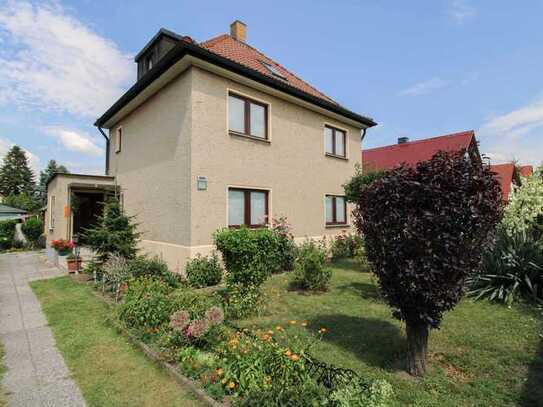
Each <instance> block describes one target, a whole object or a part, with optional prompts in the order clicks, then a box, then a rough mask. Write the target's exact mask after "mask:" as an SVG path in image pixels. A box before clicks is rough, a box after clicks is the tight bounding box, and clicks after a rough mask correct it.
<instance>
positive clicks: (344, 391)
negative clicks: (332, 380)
mask: <svg viewBox="0 0 543 407" xmlns="http://www.w3.org/2000/svg"><path fill="white" fill-rule="evenodd" d="M393 395H394V391H393V390H392V386H391V385H390V383H389V382H387V381H386V380H375V381H373V382H364V381H355V382H352V383H351V384H349V385H346V386H341V387H339V388H338V389H336V390H334V391H333V392H332V393H331V394H330V401H332V402H333V405H334V406H337V407H387V406H389V405H390V404H391V399H392V396H393Z"/></svg>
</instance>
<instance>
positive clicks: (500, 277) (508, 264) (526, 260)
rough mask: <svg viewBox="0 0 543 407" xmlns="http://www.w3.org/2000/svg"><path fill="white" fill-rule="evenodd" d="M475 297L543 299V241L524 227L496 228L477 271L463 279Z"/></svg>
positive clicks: (503, 301)
mask: <svg viewBox="0 0 543 407" xmlns="http://www.w3.org/2000/svg"><path fill="white" fill-rule="evenodd" d="M467 284H468V287H469V294H470V295H472V296H475V298H476V299H479V298H488V299H489V300H491V301H497V302H502V303H505V304H508V305H510V304H512V303H513V302H514V301H516V300H519V299H521V298H525V299H531V300H535V301H543V242H542V241H538V240H535V239H534V237H533V235H531V234H530V233H528V232H527V231H523V232H518V233H514V234H512V235H510V234H509V233H508V232H506V231H505V230H504V229H500V230H499V231H498V234H497V237H496V242H495V244H494V246H493V247H492V248H491V249H490V250H487V251H486V252H485V253H484V255H483V265H482V268H481V272H480V273H477V274H475V275H474V276H472V277H470V278H469V279H468V280H467Z"/></svg>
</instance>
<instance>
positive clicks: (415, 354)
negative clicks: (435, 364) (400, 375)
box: [405, 321, 428, 377]
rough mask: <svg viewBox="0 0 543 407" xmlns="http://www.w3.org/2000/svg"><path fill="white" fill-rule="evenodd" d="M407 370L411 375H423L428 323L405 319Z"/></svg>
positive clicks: (426, 350)
mask: <svg viewBox="0 0 543 407" xmlns="http://www.w3.org/2000/svg"><path fill="white" fill-rule="evenodd" d="M405 325H406V331H407V372H408V373H409V374H410V375H412V376H419V377H421V376H424V373H426V358H427V356H428V325H426V324H424V323H420V322H417V323H413V322H409V321H406V324H405Z"/></svg>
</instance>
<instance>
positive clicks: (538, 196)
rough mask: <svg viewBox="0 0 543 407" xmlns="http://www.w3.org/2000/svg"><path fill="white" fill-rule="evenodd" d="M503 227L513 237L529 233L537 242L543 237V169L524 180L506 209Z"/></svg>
mask: <svg viewBox="0 0 543 407" xmlns="http://www.w3.org/2000/svg"><path fill="white" fill-rule="evenodd" d="M503 225H504V227H505V229H506V230H507V232H508V233H509V234H511V235H513V234H516V233H527V234H529V235H532V236H533V237H534V238H535V239H536V240H537V239H541V238H542V236H543V167H540V168H538V169H537V170H536V171H535V172H534V174H533V175H531V176H530V177H527V178H523V180H522V185H521V186H520V187H518V188H515V191H514V193H513V194H511V198H510V199H509V203H508V205H507V207H506V208H505V212H504V216H503Z"/></svg>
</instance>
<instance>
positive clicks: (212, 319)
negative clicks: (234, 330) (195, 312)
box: [206, 307, 224, 326]
mask: <svg viewBox="0 0 543 407" xmlns="http://www.w3.org/2000/svg"><path fill="white" fill-rule="evenodd" d="M206 319H207V320H208V322H209V324H210V325H211V326H213V325H220V324H222V323H223V321H224V313H223V312H222V309H221V308H219V307H211V308H210V309H208V310H207V312H206Z"/></svg>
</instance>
